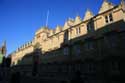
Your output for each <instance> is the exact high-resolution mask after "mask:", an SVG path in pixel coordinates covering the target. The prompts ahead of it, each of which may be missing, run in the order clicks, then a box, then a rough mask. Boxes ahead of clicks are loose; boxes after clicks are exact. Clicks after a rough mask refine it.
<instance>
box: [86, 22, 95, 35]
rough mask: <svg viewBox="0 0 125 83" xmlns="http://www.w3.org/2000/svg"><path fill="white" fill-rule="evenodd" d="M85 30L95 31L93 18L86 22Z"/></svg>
mask: <svg viewBox="0 0 125 83" xmlns="http://www.w3.org/2000/svg"><path fill="white" fill-rule="evenodd" d="M87 31H88V33H89V32H94V31H95V30H94V22H93V20H90V22H88V24H87Z"/></svg>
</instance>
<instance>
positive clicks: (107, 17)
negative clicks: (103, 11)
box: [105, 13, 113, 23]
mask: <svg viewBox="0 0 125 83" xmlns="http://www.w3.org/2000/svg"><path fill="white" fill-rule="evenodd" d="M112 21H113V16H112V14H111V13H110V14H108V15H106V16H105V22H106V23H110V22H112Z"/></svg>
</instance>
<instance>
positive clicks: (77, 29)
mask: <svg viewBox="0 0 125 83" xmlns="http://www.w3.org/2000/svg"><path fill="white" fill-rule="evenodd" d="M80 33H81V28H80V27H78V28H76V34H77V35H79V34H80Z"/></svg>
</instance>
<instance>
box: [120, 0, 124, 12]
mask: <svg viewBox="0 0 125 83" xmlns="http://www.w3.org/2000/svg"><path fill="white" fill-rule="evenodd" d="M121 6H122V9H123V10H124V11H125V1H124V0H121Z"/></svg>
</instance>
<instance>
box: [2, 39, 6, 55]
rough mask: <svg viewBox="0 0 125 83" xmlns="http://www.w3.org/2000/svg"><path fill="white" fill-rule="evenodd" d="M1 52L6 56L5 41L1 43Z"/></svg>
mask: <svg viewBox="0 0 125 83" xmlns="http://www.w3.org/2000/svg"><path fill="white" fill-rule="evenodd" d="M1 52H2V54H3V55H4V56H6V52H7V49H6V41H4V42H3V44H2V49H1Z"/></svg>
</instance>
